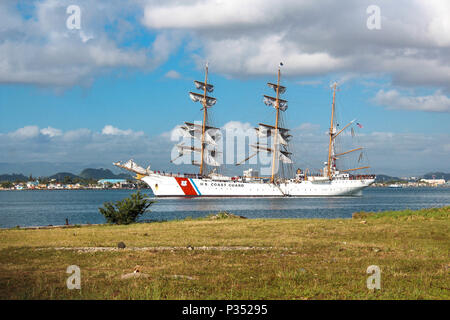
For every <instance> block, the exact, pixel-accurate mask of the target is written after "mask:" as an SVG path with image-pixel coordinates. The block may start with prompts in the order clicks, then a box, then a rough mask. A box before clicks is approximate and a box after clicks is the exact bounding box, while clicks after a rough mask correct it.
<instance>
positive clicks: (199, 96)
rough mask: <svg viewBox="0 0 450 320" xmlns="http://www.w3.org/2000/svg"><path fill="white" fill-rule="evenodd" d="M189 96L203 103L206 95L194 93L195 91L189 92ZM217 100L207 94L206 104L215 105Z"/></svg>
mask: <svg viewBox="0 0 450 320" xmlns="http://www.w3.org/2000/svg"><path fill="white" fill-rule="evenodd" d="M189 97H190V98H191V100H192V101H194V102H198V101H200V102H202V103H203V100H204V97H203V95H202V94H198V93H194V92H189ZM216 102H217V99H216V98H213V97H208V96H206V106H207V107H212V106H213V105H215V104H216Z"/></svg>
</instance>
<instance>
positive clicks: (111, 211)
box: [98, 191, 155, 224]
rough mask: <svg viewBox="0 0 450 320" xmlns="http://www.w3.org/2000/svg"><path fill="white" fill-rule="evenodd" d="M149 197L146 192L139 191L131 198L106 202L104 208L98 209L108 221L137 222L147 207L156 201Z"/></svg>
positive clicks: (120, 222) (116, 222) (117, 222)
mask: <svg viewBox="0 0 450 320" xmlns="http://www.w3.org/2000/svg"><path fill="white" fill-rule="evenodd" d="M147 197H148V196H147V195H146V194H141V193H140V192H139V191H138V192H136V193H133V194H132V195H131V196H130V197H129V198H125V199H123V200H119V201H116V203H115V204H114V203H112V202H105V203H104V204H103V208H98V210H99V211H100V213H101V214H102V215H103V216H104V217H105V219H106V222H108V223H112V224H130V223H133V222H136V220H137V218H138V217H139V216H140V215H142V214H144V212H145V211H146V210H147V208H148V207H150V206H151V205H152V204H153V203H154V202H155V201H151V200H148V199H147Z"/></svg>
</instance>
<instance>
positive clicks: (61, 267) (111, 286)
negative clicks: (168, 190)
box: [0, 207, 450, 299]
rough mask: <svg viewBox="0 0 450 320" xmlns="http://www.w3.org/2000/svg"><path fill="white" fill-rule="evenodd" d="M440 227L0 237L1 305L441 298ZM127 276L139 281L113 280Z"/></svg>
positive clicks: (382, 217)
mask: <svg viewBox="0 0 450 320" xmlns="http://www.w3.org/2000/svg"><path fill="white" fill-rule="evenodd" d="M449 226H450V207H444V208H436V209H425V210H419V211H410V210H405V211H399V212H383V213H366V212H361V213H357V214H354V217H353V219H334V220H325V219H307V220H306V219H277V220H275V219H265V220H263V219H231V218H228V219H215V220H211V219H206V218H205V219H198V220H183V221H169V222H160V223H138V224H132V225H127V226H111V225H99V226H83V227H73V228H55V229H40V230H24V229H9V230H0V239H1V241H0V299H449V298H450V280H449V272H450V257H449V252H450V236H449V235H450V234H449V231H450V230H449ZM120 241H123V242H124V243H125V244H126V248H125V249H117V244H118V242H120ZM69 265H77V266H79V267H80V269H81V290H68V289H67V287H66V279H67V278H68V277H69V274H67V273H66V269H67V267H68V266H69ZM370 265H377V266H379V267H380V269H381V290H376V291H371V290H368V289H367V286H366V280H367V277H368V276H369V275H368V274H367V273H366V270H367V267H368V266H370ZM135 266H140V271H141V273H144V274H146V275H147V276H148V277H141V278H131V279H122V275H124V274H127V273H131V272H133V270H134V268H135Z"/></svg>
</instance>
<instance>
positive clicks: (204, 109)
mask: <svg viewBox="0 0 450 320" xmlns="http://www.w3.org/2000/svg"><path fill="white" fill-rule="evenodd" d="M207 86H208V63H206V66H205V85H204V89H203V101H202V105H203V123H202V151H201V160H200V175H201V176H202V175H203V159H204V157H203V153H204V151H205V127H206V112H207V106H206V88H207Z"/></svg>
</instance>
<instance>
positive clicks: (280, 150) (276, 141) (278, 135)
mask: <svg viewBox="0 0 450 320" xmlns="http://www.w3.org/2000/svg"><path fill="white" fill-rule="evenodd" d="M282 65H283V63H282V62H280V65H279V66H278V80H277V83H276V84H275V83H271V82H268V83H267V85H268V86H269V87H270V88H272V89H273V90H274V91H275V93H276V96H275V97H271V96H268V95H263V102H264V104H265V105H266V106H268V107H273V108H275V110H276V111H277V113H276V118H275V126H272V125H270V124H264V123H260V124H259V126H258V127H257V128H255V130H256V134H257V136H258V137H265V138H267V137H269V136H270V137H272V141H273V145H272V146H268V145H266V144H260V143H259V142H258V143H257V144H256V145H250V147H251V148H252V149H254V150H255V153H254V154H252V155H250V156H249V157H247V158H246V159H244V160H243V161H240V162H239V163H237V164H236V165H237V166H238V165H241V164H242V163H244V162H245V161H247V160H248V159H250V158H252V157H254V156H256V155H257V154H258V153H259V152H265V153H272V174H271V176H270V182H271V183H274V182H275V175H276V172H275V168H276V167H275V166H277V165H278V164H279V161H281V162H283V163H292V159H291V158H290V157H291V154H292V153H291V152H289V151H288V150H287V146H288V143H289V141H290V139H291V137H292V136H291V135H290V134H289V129H286V128H282V127H280V126H279V123H280V116H281V114H280V111H286V110H287V108H288V102H287V101H286V100H283V99H280V95H282V94H283V93H285V92H286V87H283V86H282V85H280V81H281V66H282Z"/></svg>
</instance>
